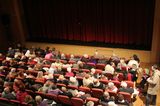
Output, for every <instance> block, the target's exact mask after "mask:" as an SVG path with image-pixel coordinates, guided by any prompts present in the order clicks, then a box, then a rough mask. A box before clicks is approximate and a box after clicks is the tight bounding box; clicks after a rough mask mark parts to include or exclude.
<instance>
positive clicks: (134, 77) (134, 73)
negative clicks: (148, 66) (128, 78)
mask: <svg viewBox="0 0 160 106" xmlns="http://www.w3.org/2000/svg"><path fill="white" fill-rule="evenodd" d="M137 70H138V68H137V66H136V64H132V67H131V69H130V70H129V73H131V74H132V81H133V82H136V81H137V78H138V72H137Z"/></svg>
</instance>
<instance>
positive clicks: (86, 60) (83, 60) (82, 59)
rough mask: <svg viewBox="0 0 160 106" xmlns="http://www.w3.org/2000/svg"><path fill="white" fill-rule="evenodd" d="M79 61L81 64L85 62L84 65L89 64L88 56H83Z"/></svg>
mask: <svg viewBox="0 0 160 106" xmlns="http://www.w3.org/2000/svg"><path fill="white" fill-rule="evenodd" d="M81 61H82V62H85V63H87V62H89V56H88V54H84V55H83V56H82V58H81Z"/></svg>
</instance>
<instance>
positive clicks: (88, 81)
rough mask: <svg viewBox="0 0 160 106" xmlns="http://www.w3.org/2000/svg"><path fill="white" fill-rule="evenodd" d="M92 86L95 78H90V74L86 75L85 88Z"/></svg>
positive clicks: (84, 79)
mask: <svg viewBox="0 0 160 106" xmlns="http://www.w3.org/2000/svg"><path fill="white" fill-rule="evenodd" d="M91 84H93V78H92V77H90V75H89V74H86V75H85V77H84V78H83V86H87V87H90V86H91Z"/></svg>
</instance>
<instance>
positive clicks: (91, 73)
mask: <svg viewBox="0 0 160 106" xmlns="http://www.w3.org/2000/svg"><path fill="white" fill-rule="evenodd" d="M90 75H91V76H93V77H94V78H99V77H100V75H99V73H96V69H94V68H92V69H91V72H90Z"/></svg>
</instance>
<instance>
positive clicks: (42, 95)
mask: <svg viewBox="0 0 160 106" xmlns="http://www.w3.org/2000/svg"><path fill="white" fill-rule="evenodd" d="M35 93H36V95H40V96H41V97H42V98H45V96H46V94H45V93H43V92H38V91H36V92H35Z"/></svg>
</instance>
